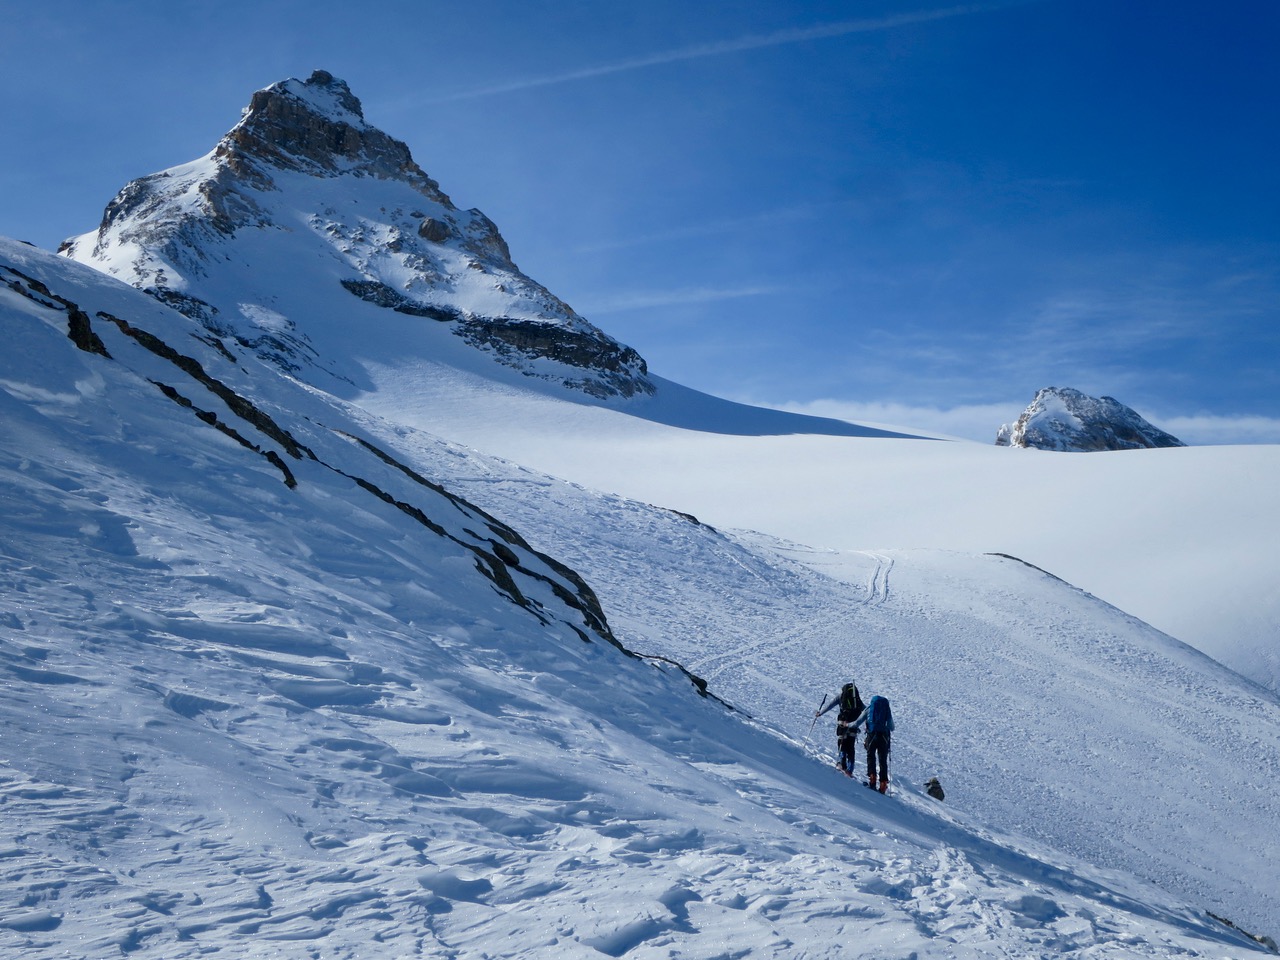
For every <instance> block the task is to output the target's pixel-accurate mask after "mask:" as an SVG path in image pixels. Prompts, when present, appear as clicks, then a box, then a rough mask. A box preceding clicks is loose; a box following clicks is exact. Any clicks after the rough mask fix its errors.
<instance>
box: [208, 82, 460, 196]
mask: <svg viewBox="0 0 1280 960" xmlns="http://www.w3.org/2000/svg"><path fill="white" fill-rule="evenodd" d="M214 156H216V157H218V158H219V159H220V160H222V161H224V162H225V163H226V164H227V165H228V166H229V167H230V168H231V169H232V170H234V171H236V172H237V173H240V174H250V173H253V172H257V173H258V174H259V175H263V174H265V173H266V171H264V170H262V169H261V165H265V166H266V167H268V168H275V169H279V170H296V171H300V172H303V173H310V174H314V175H320V176H335V175H338V174H341V173H353V174H355V175H357V176H376V177H383V178H388V179H392V178H395V179H405V180H408V181H410V182H411V183H413V184H414V186H416V187H418V188H419V189H420V190H422V191H423V192H424V193H427V194H428V195H429V196H430V197H431V199H433V200H437V201H440V202H444V203H448V198H447V197H445V196H444V195H443V194H441V193H440V192H439V185H438V184H436V182H435V181H434V180H432V179H431V178H430V177H428V176H427V175H426V174H425V173H424V172H423V171H422V169H421V168H420V167H419V166H418V165H417V164H416V163H415V162H414V160H413V156H412V155H411V154H410V152H409V148H408V146H406V145H405V144H404V143H402V142H401V141H399V140H396V139H395V138H394V137H390V136H388V135H387V134H385V133H383V132H382V131H381V130H379V129H378V128H377V127H374V126H370V125H369V124H368V123H366V122H365V119H364V108H363V107H362V106H361V104H360V101H359V99H357V97H356V96H355V94H353V93H352V92H351V89H350V87H348V86H347V84H346V82H345V81H343V80H340V79H338V78H337V77H335V76H333V74H331V73H328V72H327V71H324V70H317V71H315V72H314V73H312V74H311V76H310V77H308V78H307V79H306V80H297V79H288V80H281V81H279V82H278V83H273V84H271V86H269V87H266V88H265V89H262V90H259V91H257V92H256V93H254V94H253V97H252V98H251V99H250V101H249V106H248V107H246V108H245V110H244V114H243V116H242V117H241V120H240V122H239V123H237V124H236V125H235V127H233V128H232V129H231V131H230V132H229V133H227V135H226V136H225V137H223V138H222V141H221V142H220V143H219V144H218V146H217V148H216V149H215V151H214ZM268 176H269V175H268Z"/></svg>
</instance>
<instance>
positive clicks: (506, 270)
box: [59, 70, 655, 398]
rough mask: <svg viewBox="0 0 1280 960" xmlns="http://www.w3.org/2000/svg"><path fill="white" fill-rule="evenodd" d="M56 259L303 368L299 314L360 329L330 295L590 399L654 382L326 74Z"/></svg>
mask: <svg viewBox="0 0 1280 960" xmlns="http://www.w3.org/2000/svg"><path fill="white" fill-rule="evenodd" d="M59 252H60V253H62V254H63V255H65V256H67V257H70V258H71V259H74V260H79V261H81V262H82V263H86V264H88V265H90V266H94V267H97V268H98V269H101V270H104V271H106V272H108V273H110V274H112V275H114V276H116V277H118V278H119V279H121V280H123V281H125V282H126V283H130V284H133V285H134V286H136V287H139V288H141V289H143V290H146V291H147V292H149V293H151V294H152V295H153V296H155V297H157V298H158V299H160V300H162V301H164V302H165V303H167V304H169V305H170V306H172V307H175V308H176V309H178V310H180V311H181V312H183V313H185V314H187V315H188V316H190V317H192V318H193V319H196V320H198V321H199V322H201V323H202V324H204V325H205V326H206V327H207V328H208V329H209V330H211V331H212V332H213V333H214V334H216V335H217V336H219V337H229V338H231V339H234V340H235V341H236V342H238V343H240V344H241V345H242V346H246V347H249V348H251V349H254V350H256V351H257V352H259V353H260V354H262V355H263V356H267V357H269V358H271V359H273V360H275V361H276V362H278V363H279V364H280V365H281V366H283V367H284V368H286V369H287V370H289V371H290V372H291V373H298V372H300V371H301V370H302V369H303V368H304V367H306V366H308V365H313V364H316V363H318V362H319V359H318V357H317V355H316V354H315V351H314V350H312V349H311V348H310V346H309V345H308V341H309V336H308V333H307V330H306V329H304V328H303V327H301V326H299V325H298V324H299V321H301V322H302V323H304V324H307V325H312V324H325V323H330V324H343V323H348V324H349V323H350V320H349V319H348V317H347V314H348V312H349V311H348V310H347V309H344V307H342V306H337V305H335V307H334V308H333V310H332V312H321V313H320V314H317V311H316V310H315V308H314V306H312V299H313V298H314V296H315V294H316V292H317V291H323V292H325V293H328V292H329V291H330V290H332V291H333V292H334V293H335V294H336V297H335V300H336V301H338V302H339V303H342V304H345V305H349V304H350V302H351V301H350V300H349V299H348V298H349V297H350V296H355V297H358V298H359V299H360V300H363V301H365V302H366V303H369V304H372V305H374V306H376V307H380V308H385V309H387V310H391V311H394V312H396V313H400V314H404V315H407V316H411V317H415V318H419V319H421V320H424V321H427V322H430V321H437V322H440V323H442V324H446V325H447V327H448V329H449V330H450V331H451V332H453V333H455V334H457V335H458V336H460V337H461V338H462V339H464V340H465V341H467V342H468V343H469V344H471V345H472V346H474V347H476V348H477V349H479V350H481V351H483V352H485V353H487V354H489V355H490V356H491V357H492V358H493V359H494V360H496V361H497V362H498V363H500V364H503V365H505V366H508V367H513V368H515V369H517V370H519V371H520V372H521V373H524V374H525V375H527V376H532V377H538V378H541V379H546V380H553V381H559V382H561V383H563V384H565V385H566V386H569V387H571V388H574V389H577V390H580V391H582V392H585V393H587V394H589V395H592V396H597V397H601V398H607V397H631V396H634V395H636V394H651V393H653V392H654V389H655V388H654V386H653V383H652V381H650V380H649V378H648V375H647V373H648V371H647V367H646V365H645V363H644V360H643V358H642V357H640V356H639V355H638V354H637V353H636V352H635V351H634V350H632V349H631V348H630V347H627V346H625V345H623V344H620V343H618V342H617V341H615V340H613V339H612V338H611V337H609V336H608V335H606V334H605V333H604V332H603V331H601V330H599V329H598V328H596V327H595V326H593V325H592V324H590V323H589V322H587V321H586V320H585V319H584V318H582V317H581V316H579V315H578V314H577V313H576V312H575V311H574V310H573V309H572V308H571V307H569V306H568V304H566V303H564V301H562V300H560V299H559V298H558V297H556V296H555V295H554V294H552V293H551V292H550V291H549V290H547V289H546V288H545V287H543V286H542V285H541V284H539V283H537V282H536V281H534V280H532V279H531V278H529V277H528V276H526V275H525V274H524V273H522V272H521V271H520V269H519V268H518V267H517V266H516V265H515V263H514V262H512V260H511V253H510V250H509V249H508V247H507V243H506V241H505V240H504V239H503V237H502V235H501V233H499V231H498V228H497V226H496V225H495V224H494V223H493V221H492V220H490V219H489V218H488V217H486V216H485V215H484V214H483V213H481V212H480V211H479V210H476V209H470V210H460V209H458V208H457V207H456V206H454V204H453V202H452V201H451V200H450V199H449V197H448V196H446V195H445V194H444V193H443V192H442V191H441V190H440V188H439V185H438V184H437V183H436V182H435V181H434V180H432V179H431V178H430V177H428V176H427V174H426V173H424V172H423V170H422V169H421V168H420V167H419V166H418V165H417V163H415V162H414V160H413V157H412V155H411V154H410V152H409V148H408V146H406V145H405V144H404V143H403V142H401V141H399V140H396V139H395V138H394V137H391V136H389V135H388V134H386V133H384V132H383V131H381V130H379V129H378V128H377V127H375V126H373V125H371V124H369V123H368V122H366V120H365V119H364V109H363V107H362V106H361V103H360V101H359V100H358V99H357V98H356V96H355V95H354V94H353V93H352V92H351V90H350V88H349V87H348V86H347V84H346V83H345V82H344V81H342V80H340V79H338V78H336V77H334V76H333V75H332V74H330V73H328V72H326V71H324V70H317V71H315V72H314V73H312V74H311V76H310V77H308V78H307V79H306V80H298V79H288V80H281V81H279V82H277V83H273V84H271V85H270V86H269V87H266V88H264V89H262V90H259V91H257V92H256V93H254V94H253V96H252V98H251V100H250V102H249V106H248V107H247V108H246V109H245V110H244V112H243V115H242V116H241V119H240V121H239V122H238V123H237V124H236V125H235V126H234V127H233V128H232V129H231V130H230V131H229V132H228V133H227V134H225V135H224V136H223V137H222V139H221V140H219V142H218V144H217V146H216V147H215V148H214V149H213V150H212V151H211V152H210V153H209V154H207V155H206V156H204V157H202V158H200V159H198V160H194V161H192V162H190V163H186V164H182V165H180V166H176V167H172V168H170V169H168V170H164V171H161V172H160V173H155V174H151V175H150V176H146V177H142V178H140V179H138V180H134V181H132V182H131V183H128V184H126V185H125V186H124V188H123V189H121V191H120V192H119V193H118V194H117V195H116V197H115V198H114V199H113V200H112V201H111V202H110V203H109V204H108V205H107V208H106V210H105V212H104V214H103V218H102V222H101V224H100V225H99V227H98V229H97V231H95V232H94V233H89V234H84V235H83V236H80V237H74V238H72V239H70V240H68V241H67V242H66V243H64V244H63V245H62V247H61V248H60V250H59ZM335 264H337V265H338V266H337V268H336V269H335V268H334V265H335ZM342 291H345V292H342ZM304 304H305V306H304ZM340 349H342V351H343V352H344V353H346V352H348V351H346V350H345V348H340Z"/></svg>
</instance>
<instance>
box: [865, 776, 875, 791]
mask: <svg viewBox="0 0 1280 960" xmlns="http://www.w3.org/2000/svg"><path fill="white" fill-rule="evenodd" d="M867 786H868V787H870V788H871V789H872V790H874V789H876V778H875V777H868V778H867Z"/></svg>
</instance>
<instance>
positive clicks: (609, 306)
mask: <svg viewBox="0 0 1280 960" xmlns="http://www.w3.org/2000/svg"><path fill="white" fill-rule="evenodd" d="M785 292H786V291H785V289H784V288H782V287H767V286H762V287H731V288H715V287H692V288H687V289H682V290H637V291H631V292H626V291H623V292H620V293H615V294H607V295H605V296H603V297H600V298H599V299H595V300H590V299H589V300H587V301H586V302H584V303H583V312H584V313H585V314H587V315H589V316H596V315H599V314H608V313H620V312H622V311H624V310H648V309H653V308H655V307H677V306H684V305H687V304H692V303H716V302H719V301H721V300H735V299H739V298H741V297H761V296H770V295H772V294H777V293H785Z"/></svg>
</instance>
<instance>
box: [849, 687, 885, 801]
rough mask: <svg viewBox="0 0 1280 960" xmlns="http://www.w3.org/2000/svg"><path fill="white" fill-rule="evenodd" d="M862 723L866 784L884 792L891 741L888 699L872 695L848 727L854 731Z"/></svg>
mask: <svg viewBox="0 0 1280 960" xmlns="http://www.w3.org/2000/svg"><path fill="white" fill-rule="evenodd" d="M864 723H865V724H866V726H867V739H866V740H865V741H864V742H863V746H864V747H865V748H866V751H867V786H868V787H870V788H871V789H872V790H877V789H878V790H879V791H880V792H881V793H884V792H885V791H886V790H888V789H889V747H890V745H891V744H892V742H893V710H892V709H891V708H890V706H889V701H888V700H886V699H885V698H884V697H881V696H875V697H872V698H871V702H870V703H868V704H867V707H866V709H865V710H863V711H862V712H861V713H860V714H858V716H857V718H856V719H855V720H854V721H853V723H851V724H850V727H851V729H852V730H853V731H854V732H855V733H856V732H857V730H858V728H859V727H861V726H862V725H863V724H864ZM877 761H879V767H880V771H879V777H878V778H877V776H876V765H877Z"/></svg>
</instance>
